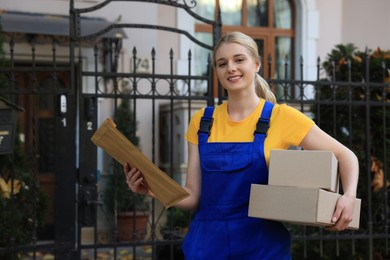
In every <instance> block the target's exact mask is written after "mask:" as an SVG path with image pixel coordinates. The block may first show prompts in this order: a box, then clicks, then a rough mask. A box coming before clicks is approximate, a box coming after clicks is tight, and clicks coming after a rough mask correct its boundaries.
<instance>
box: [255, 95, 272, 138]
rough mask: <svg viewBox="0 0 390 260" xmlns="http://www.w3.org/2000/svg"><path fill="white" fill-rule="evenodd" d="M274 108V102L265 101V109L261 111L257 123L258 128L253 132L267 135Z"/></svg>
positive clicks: (256, 134)
mask: <svg viewBox="0 0 390 260" xmlns="http://www.w3.org/2000/svg"><path fill="white" fill-rule="evenodd" d="M273 108H274V104H272V103H271V102H269V101H265V103H264V107H263V111H262V112H261V115H260V118H259V120H258V121H257V124H256V130H255V132H254V133H253V134H254V135H255V139H256V136H258V135H262V136H264V138H265V137H266V136H267V131H268V128H269V122H270V118H271V114H272V109H273Z"/></svg>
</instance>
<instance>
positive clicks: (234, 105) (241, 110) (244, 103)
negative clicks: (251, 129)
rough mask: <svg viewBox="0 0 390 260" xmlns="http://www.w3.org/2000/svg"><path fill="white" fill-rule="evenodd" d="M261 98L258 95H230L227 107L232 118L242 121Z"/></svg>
mask: <svg viewBox="0 0 390 260" xmlns="http://www.w3.org/2000/svg"><path fill="white" fill-rule="evenodd" d="M259 102H260V98H259V97H258V96H256V95H250V96H247V97H236V96H232V97H231V96H229V98H228V103H227V109H228V114H229V117H230V119H231V120H233V121H240V120H242V119H244V118H246V117H247V116H249V115H250V114H251V113H252V112H253V111H254V110H255V109H256V107H257V105H258V104H259Z"/></svg>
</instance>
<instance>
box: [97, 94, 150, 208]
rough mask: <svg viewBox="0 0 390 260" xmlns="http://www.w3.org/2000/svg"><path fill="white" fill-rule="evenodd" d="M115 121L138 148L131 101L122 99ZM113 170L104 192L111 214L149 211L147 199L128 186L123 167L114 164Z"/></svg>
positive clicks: (116, 163) (119, 128) (118, 127)
mask: <svg viewBox="0 0 390 260" xmlns="http://www.w3.org/2000/svg"><path fill="white" fill-rule="evenodd" d="M114 121H115V123H116V127H117V129H118V130H119V131H120V132H121V133H122V134H123V135H124V136H126V137H127V138H128V139H129V140H130V141H131V142H132V143H133V144H134V145H136V146H137V145H138V142H139V139H138V137H136V135H135V132H136V122H135V120H134V115H133V110H132V108H131V102H130V100H129V99H122V102H120V105H119V106H118V108H117V110H116V113H115V116H114ZM112 169H113V172H112V174H110V175H109V176H108V181H107V186H106V189H105V191H104V202H105V204H106V206H107V207H108V209H109V210H110V212H111V213H115V212H127V211H133V210H147V209H148V208H149V203H148V201H147V200H146V197H145V196H142V195H138V194H135V193H133V192H132V191H131V190H130V189H129V187H128V186H127V183H126V179H125V175H124V173H123V167H122V166H121V165H120V164H119V163H118V162H113V167H112Z"/></svg>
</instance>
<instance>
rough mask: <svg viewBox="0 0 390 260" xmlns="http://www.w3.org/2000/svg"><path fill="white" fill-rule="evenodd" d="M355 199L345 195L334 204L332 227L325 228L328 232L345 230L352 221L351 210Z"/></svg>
mask: <svg viewBox="0 0 390 260" xmlns="http://www.w3.org/2000/svg"><path fill="white" fill-rule="evenodd" d="M355 200H356V198H355V197H354V196H349V195H347V194H344V195H342V196H341V197H340V198H339V199H338V200H337V203H336V209H335V211H334V213H333V216H332V222H334V223H335V224H334V225H333V226H330V227H327V228H326V230H329V231H342V230H345V229H346V228H347V227H348V225H349V223H351V221H352V215H353V208H354V206H355Z"/></svg>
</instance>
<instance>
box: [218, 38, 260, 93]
mask: <svg viewBox="0 0 390 260" xmlns="http://www.w3.org/2000/svg"><path fill="white" fill-rule="evenodd" d="M215 67H216V71H217V76H218V79H219V81H220V82H221V84H222V86H223V87H224V88H225V89H226V90H227V91H229V92H230V91H239V90H244V89H250V90H251V91H252V90H253V91H254V88H255V85H254V84H255V83H254V79H255V75H256V73H257V72H258V71H259V69H260V62H259V61H258V60H256V59H254V58H253V57H252V56H251V55H250V53H249V51H248V50H247V49H246V48H245V47H244V46H242V45H241V44H238V43H223V44H221V45H220V46H219V48H218V49H217V50H216V52H215Z"/></svg>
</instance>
